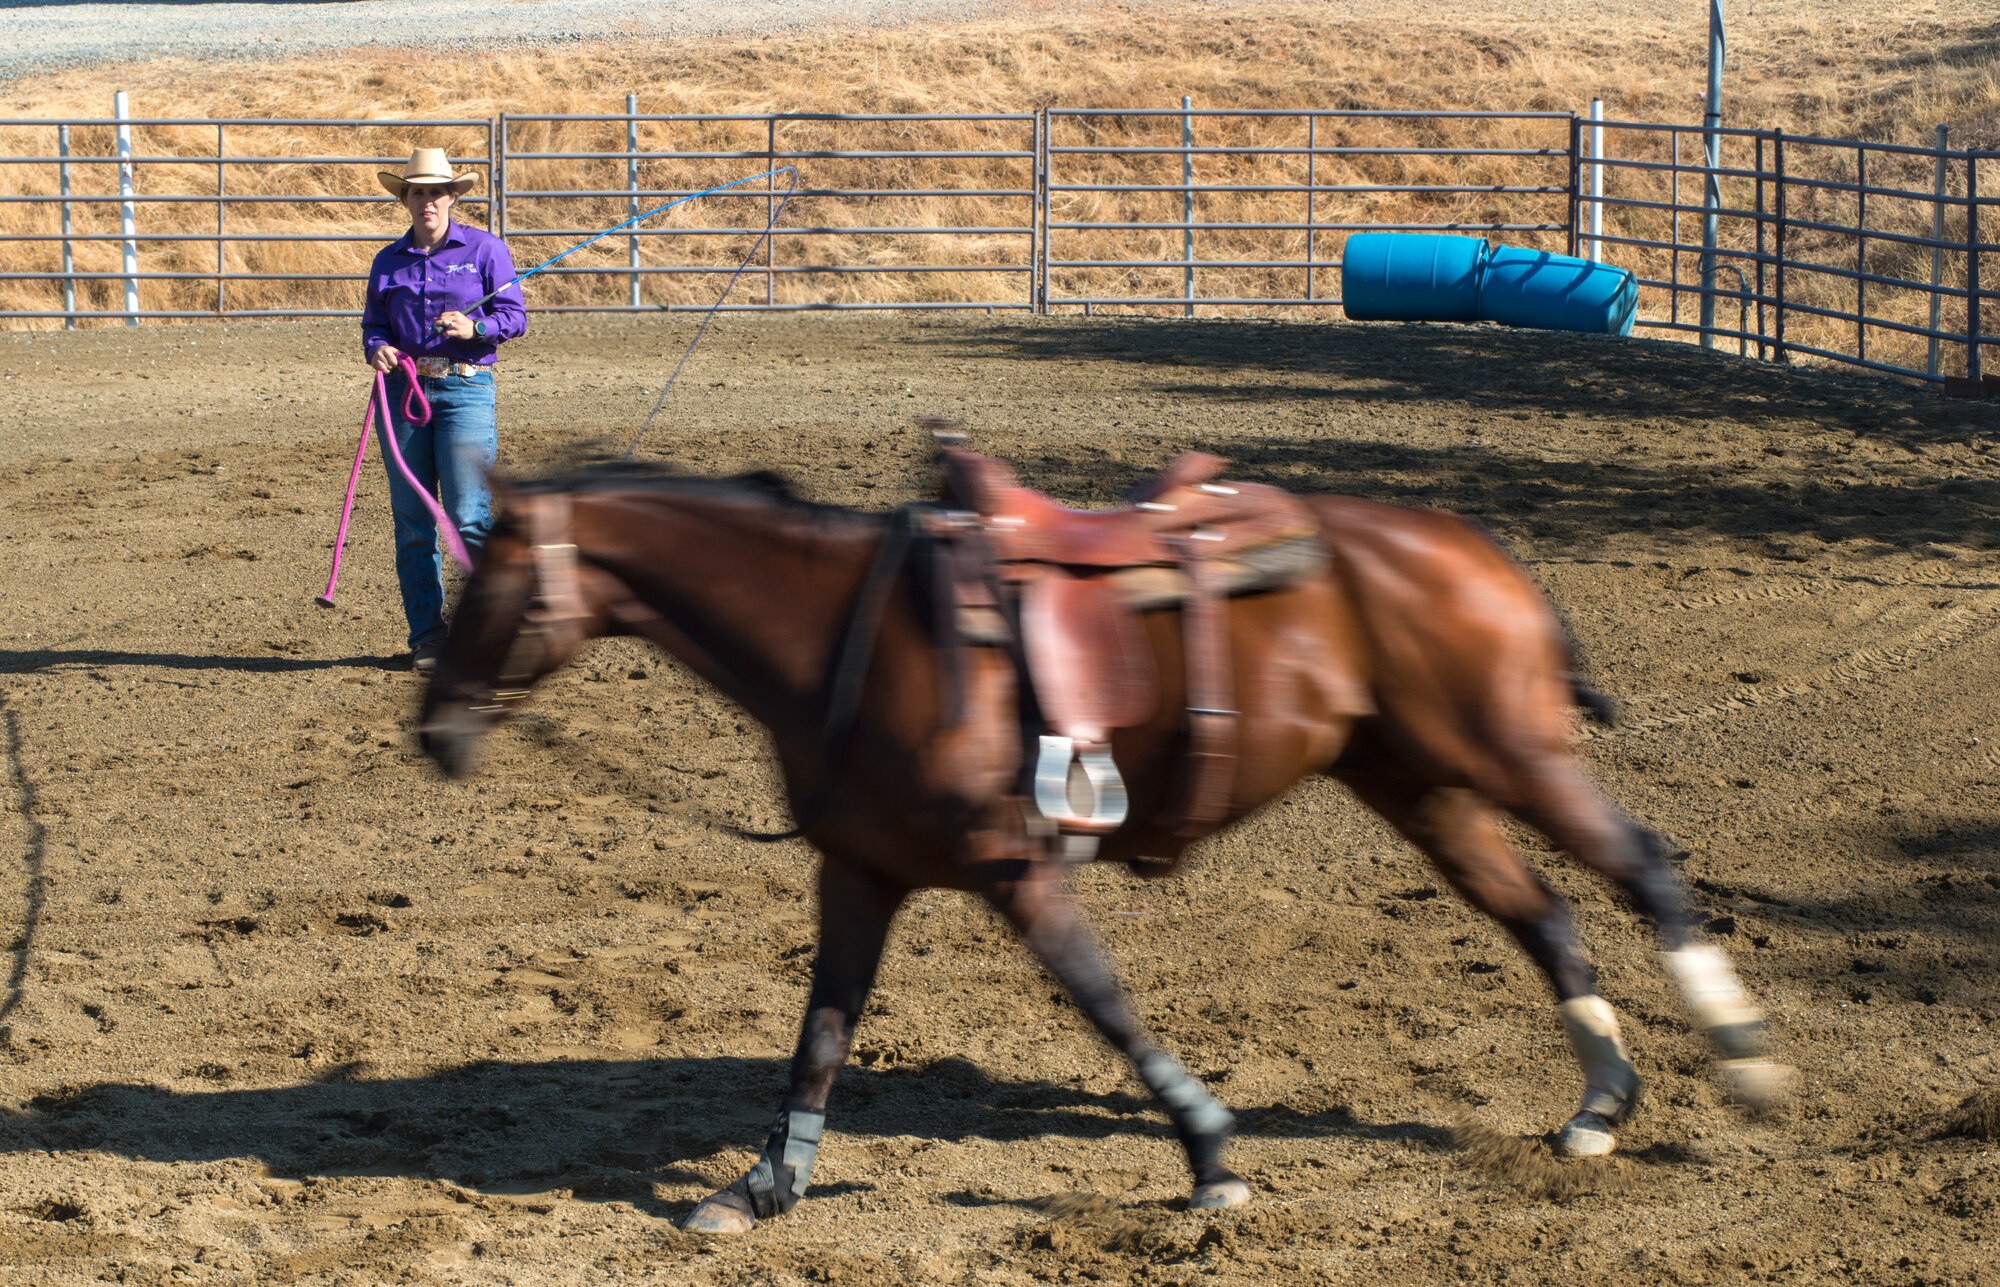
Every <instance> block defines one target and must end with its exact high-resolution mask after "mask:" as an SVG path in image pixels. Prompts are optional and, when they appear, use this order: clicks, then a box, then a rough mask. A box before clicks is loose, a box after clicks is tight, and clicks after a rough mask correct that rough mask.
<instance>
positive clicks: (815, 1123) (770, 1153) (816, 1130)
mask: <svg viewBox="0 0 2000 1287" xmlns="http://www.w3.org/2000/svg"><path fill="white" fill-rule="evenodd" d="M825 1129H826V1114H825V1113H805V1112H797V1111H794V1112H787V1113H781V1114H779V1116H778V1121H777V1124H776V1125H775V1126H773V1127H772V1128H771V1138H770V1140H769V1142H767V1143H766V1144H765V1145H764V1154H763V1156H762V1157H759V1158H758V1159H757V1164H756V1165H755V1166H753V1167H751V1168H750V1172H749V1174H747V1175H745V1176H744V1177H743V1178H742V1179H741V1180H739V1181H737V1183H738V1184H740V1185H742V1186H743V1193H744V1196H745V1197H747V1198H749V1199H750V1210H751V1213H752V1214H754V1215H755V1216H756V1217H757V1218H758V1219H759V1220H768V1219H770V1218H771V1217H772V1216H775V1215H783V1214H784V1213H785V1212H787V1211H790V1210H791V1209H792V1208H793V1207H795V1206H797V1205H798V1203H799V1199H800V1198H802V1197H804V1196H805V1192H806V1185H807V1183H808V1182H809V1181H810V1180H811V1178H812V1168H813V1159H814V1158H815V1157H816V1156H818V1154H819V1138H820V1133H821V1132H822V1131H823V1130H825ZM731 1187H734V1186H731Z"/></svg>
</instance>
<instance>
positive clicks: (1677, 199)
mask: <svg viewBox="0 0 2000 1287" xmlns="http://www.w3.org/2000/svg"><path fill="white" fill-rule="evenodd" d="M1667 137H1668V138H1670V139H1672V140H1673V144H1674V152H1673V162H1674V163H1673V166H1672V167H1671V168H1670V169H1669V170H1668V173H1669V174H1671V175H1672V176H1673V180H1672V183H1673V186H1672V194H1673V195H1672V196H1671V198H1670V199H1669V201H1668V204H1669V205H1671V206H1672V207H1673V211H1674V213H1673V225H1674V226H1673V231H1672V233H1671V234H1670V235H1671V236H1672V237H1673V241H1674V255H1673V269H1674V271H1673V278H1674V288H1673V290H1671V291H1669V292H1667V320H1668V321H1670V322H1678V321H1680V320H1681V132H1680V131H1679V130H1678V129H1676V130H1674V131H1672V132H1671V133H1670V134H1669V135H1668V136H1667Z"/></svg>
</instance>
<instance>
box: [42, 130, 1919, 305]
mask: <svg viewBox="0 0 2000 1287" xmlns="http://www.w3.org/2000/svg"><path fill="white" fill-rule="evenodd" d="M56 155H57V156H59V157H61V158H62V160H60V161H58V162H57V163H56V190H57V192H59V193H60V194H61V195H62V236H63V240H62V266H63V285H62V292H63V329H64V330H65V331H73V330H75V329H76V263H75V261H74V260H73V259H72V258H71V257H70V248H69V126H67V125H58V126H56ZM1938 164H1939V165H1942V164H1944V162H1942V161H1940V162H1938Z"/></svg>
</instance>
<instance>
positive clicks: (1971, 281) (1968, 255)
mask: <svg viewBox="0 0 2000 1287" xmlns="http://www.w3.org/2000/svg"><path fill="white" fill-rule="evenodd" d="M1979 320H1980V319H1979V153H1977V152H1974V151H1972V150H1971V149H1969V148H1968V149H1967V150H1966V153H1965V378H1966V379H1968V380H1977V379H1978V378H1979V346H1980V343H1981V341H1980V328H1979Z"/></svg>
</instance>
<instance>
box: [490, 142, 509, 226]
mask: <svg viewBox="0 0 2000 1287" xmlns="http://www.w3.org/2000/svg"><path fill="white" fill-rule="evenodd" d="M495 160H496V161H497V162H498V166H499V169H498V174H499V176H500V177H499V178H497V179H495V180H494V181H493V203H494V204H495V205H497V206H499V207H500V228H499V231H498V233H497V234H496V235H497V236H499V238H500V240H502V241H505V240H506V239H507V113H505V112H502V113H500V154H499V156H498V157H496V158H495Z"/></svg>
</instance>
